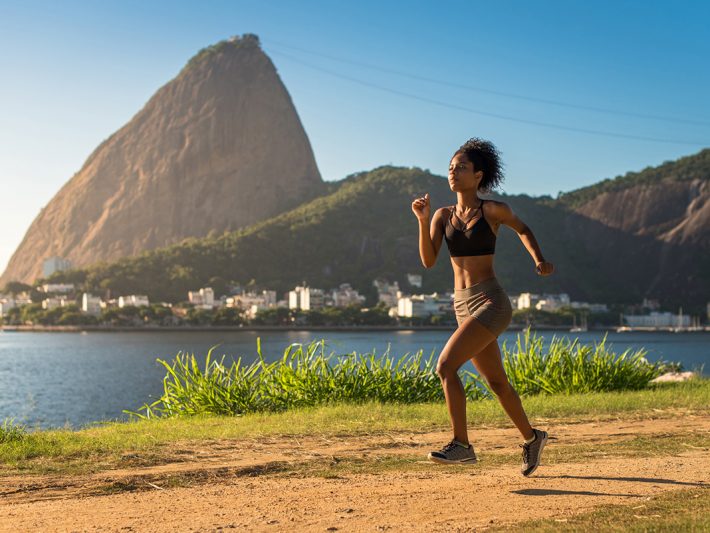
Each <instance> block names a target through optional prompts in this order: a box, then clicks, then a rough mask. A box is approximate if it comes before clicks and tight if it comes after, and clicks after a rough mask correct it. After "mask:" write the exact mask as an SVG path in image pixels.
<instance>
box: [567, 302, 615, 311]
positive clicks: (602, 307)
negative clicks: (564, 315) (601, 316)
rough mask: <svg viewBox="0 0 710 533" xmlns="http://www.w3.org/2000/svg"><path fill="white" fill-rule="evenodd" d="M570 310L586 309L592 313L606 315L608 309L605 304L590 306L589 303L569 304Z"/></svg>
mask: <svg viewBox="0 0 710 533" xmlns="http://www.w3.org/2000/svg"><path fill="white" fill-rule="evenodd" d="M569 305H570V307H571V308H572V309H587V310H588V311H590V312H592V313H606V312H608V311H609V307H608V306H607V305H606V304H590V303H589V302H570V304H569Z"/></svg>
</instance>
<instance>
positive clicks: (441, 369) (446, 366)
mask: <svg viewBox="0 0 710 533" xmlns="http://www.w3.org/2000/svg"><path fill="white" fill-rule="evenodd" d="M457 371H458V368H456V366H455V365H453V364H452V363H451V361H449V360H448V359H445V358H442V357H440V358H439V361H438V362H437V364H436V374H437V376H439V378H441V379H445V378H449V377H451V376H453V375H454V374H456V372H457Z"/></svg>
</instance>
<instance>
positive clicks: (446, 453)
mask: <svg viewBox="0 0 710 533" xmlns="http://www.w3.org/2000/svg"><path fill="white" fill-rule="evenodd" d="M428 457H429V459H430V460H432V461H434V462H435V463H442V464H467V465H472V464H475V463H476V462H477V461H478V459H477V458H476V453H475V452H474V451H473V446H472V445H471V444H468V445H466V444H463V443H461V442H459V441H457V440H455V439H454V440H452V441H451V442H449V443H448V444H446V445H445V446H444V447H443V448H442V449H441V450H439V451H438V452H429V455H428Z"/></svg>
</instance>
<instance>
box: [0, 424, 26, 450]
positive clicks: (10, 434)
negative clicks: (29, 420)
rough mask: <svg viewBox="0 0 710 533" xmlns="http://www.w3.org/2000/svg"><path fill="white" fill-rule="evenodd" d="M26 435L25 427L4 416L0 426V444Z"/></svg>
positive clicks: (18, 439) (20, 438) (17, 439)
mask: <svg viewBox="0 0 710 533" xmlns="http://www.w3.org/2000/svg"><path fill="white" fill-rule="evenodd" d="M26 435H27V428H26V426H24V425H22V424H15V419H14V418H6V419H5V420H3V422H2V426H0V444H5V443H6V442H15V441H20V440H22V439H23V438H25V436H26Z"/></svg>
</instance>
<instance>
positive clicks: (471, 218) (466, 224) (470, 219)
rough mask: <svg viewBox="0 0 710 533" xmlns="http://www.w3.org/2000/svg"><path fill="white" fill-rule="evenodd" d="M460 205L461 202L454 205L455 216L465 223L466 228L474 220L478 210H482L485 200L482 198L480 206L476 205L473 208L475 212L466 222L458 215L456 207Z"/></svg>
mask: <svg viewBox="0 0 710 533" xmlns="http://www.w3.org/2000/svg"><path fill="white" fill-rule="evenodd" d="M458 205H459V204H456V205H455V206H454V216H455V217H456V218H458V219H459V220H460V221H461V222H463V223H464V228H465V227H466V226H468V223H469V222H471V221H472V220H473V217H474V216H476V211H480V210H481V206H482V205H483V200H481V201H480V203H479V204H478V207H476V209H474V210H473V213H474V214H473V215H472V216H471V217H470V218H469V219H468V220H466V221H465V222H464V220H463V219H462V218H461V217H460V216H458V215H457V214H456V208H457V207H458ZM481 214H483V213H481Z"/></svg>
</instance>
